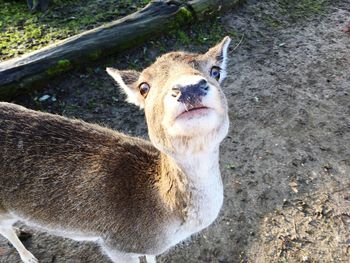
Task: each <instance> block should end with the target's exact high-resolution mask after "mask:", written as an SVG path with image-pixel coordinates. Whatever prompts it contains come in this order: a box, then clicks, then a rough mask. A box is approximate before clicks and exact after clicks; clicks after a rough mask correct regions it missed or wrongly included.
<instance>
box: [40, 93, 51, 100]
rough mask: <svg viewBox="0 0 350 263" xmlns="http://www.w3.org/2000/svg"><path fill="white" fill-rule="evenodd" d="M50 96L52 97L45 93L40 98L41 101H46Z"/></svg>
mask: <svg viewBox="0 0 350 263" xmlns="http://www.w3.org/2000/svg"><path fill="white" fill-rule="evenodd" d="M50 97H51V96H50V95H47V94H45V95H43V96H41V97H40V98H39V101H45V100H47V99H49V98H50Z"/></svg>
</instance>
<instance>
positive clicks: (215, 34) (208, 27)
mask: <svg viewBox="0 0 350 263" xmlns="http://www.w3.org/2000/svg"><path fill="white" fill-rule="evenodd" d="M171 35H175V36H177V38H176V48H178V47H179V46H182V47H190V46H191V45H199V46H205V47H209V46H212V45H214V44H216V43H218V42H219V41H220V40H222V39H223V37H224V36H227V35H228V36H230V37H232V38H238V35H237V33H236V32H235V31H232V30H228V29H226V28H224V26H223V25H222V23H221V22H220V17H218V18H216V19H215V20H212V21H210V22H202V23H196V24H194V25H192V26H191V27H190V28H188V29H186V30H177V31H176V30H175V31H173V32H171Z"/></svg>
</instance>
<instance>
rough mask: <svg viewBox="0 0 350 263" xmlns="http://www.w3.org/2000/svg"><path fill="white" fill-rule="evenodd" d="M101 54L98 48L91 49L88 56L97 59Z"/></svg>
mask: <svg viewBox="0 0 350 263" xmlns="http://www.w3.org/2000/svg"><path fill="white" fill-rule="evenodd" d="M101 55H102V52H101V51H100V50H96V51H93V52H91V53H90V54H89V55H88V57H89V59H90V60H97V59H99V58H100V57H101Z"/></svg>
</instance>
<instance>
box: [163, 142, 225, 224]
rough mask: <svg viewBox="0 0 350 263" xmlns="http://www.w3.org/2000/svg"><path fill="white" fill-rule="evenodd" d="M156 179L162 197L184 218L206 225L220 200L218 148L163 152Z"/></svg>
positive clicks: (214, 213) (220, 184) (221, 194)
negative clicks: (192, 152) (177, 152)
mask: <svg viewBox="0 0 350 263" xmlns="http://www.w3.org/2000/svg"><path fill="white" fill-rule="evenodd" d="M159 183H160V187H159V189H160V193H161V196H162V198H163V200H164V201H165V203H166V204H168V206H169V207H170V208H171V209H172V210H173V211H174V212H175V213H176V214H178V215H179V216H180V217H181V218H182V219H183V221H186V222H187V221H193V222H194V221H196V222H194V224H197V225H201V226H202V225H203V226H207V225H209V224H210V223H211V222H212V221H213V220H214V219H215V218H216V217H217V214H218V213H219V210H220V208H221V205H222V200H223V186H222V181H221V175H220V170H219V151H218V148H216V149H215V150H213V151H210V152H205V153H197V154H188V155H181V156H177V157H171V156H168V155H166V154H163V153H162V157H161V176H160V178H159Z"/></svg>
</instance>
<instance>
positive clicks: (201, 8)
mask: <svg viewBox="0 0 350 263" xmlns="http://www.w3.org/2000/svg"><path fill="white" fill-rule="evenodd" d="M240 1H241V0H193V1H189V2H187V3H179V2H176V1H154V2H151V3H150V4H148V5H147V6H146V7H145V8H143V9H142V10H140V11H138V12H135V13H133V14H131V15H128V16H126V17H124V18H122V19H119V20H116V21H113V22H110V23H107V24H105V25H102V26H100V27H97V28H95V29H92V30H89V31H86V32H83V33H81V34H78V35H75V36H72V37H69V38H67V39H65V40H63V41H60V42H58V43H55V44H53V45H49V46H47V47H45V48H43V49H40V50H37V51H34V52H31V53H28V54H25V55H23V56H20V57H18V58H14V59H10V60H7V61H4V62H2V63H0V99H9V98H11V97H13V96H15V95H16V94H18V93H20V92H23V91H26V90H28V89H30V90H32V89H35V88H40V87H42V86H43V85H44V84H46V83H47V82H48V80H50V79H52V78H53V77H55V76H57V75H59V74H62V73H63V72H66V71H68V70H71V69H73V68H77V67H81V66H83V65H86V63H89V62H91V61H93V60H96V59H99V58H101V57H104V56H107V55H110V54H112V53H117V52H120V51H123V50H125V49H128V48H132V47H135V46H137V45H140V44H141V43H143V42H144V41H145V40H147V39H149V38H151V37H154V35H155V34H159V33H161V32H166V31H168V30H171V29H174V28H177V27H180V26H182V25H184V24H188V23H191V22H193V21H194V20H196V19H201V18H204V17H208V16H213V15H216V14H217V13H219V12H221V11H222V10H228V9H229V8H232V7H234V6H236V5H237V4H238V3H239V2H240Z"/></svg>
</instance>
